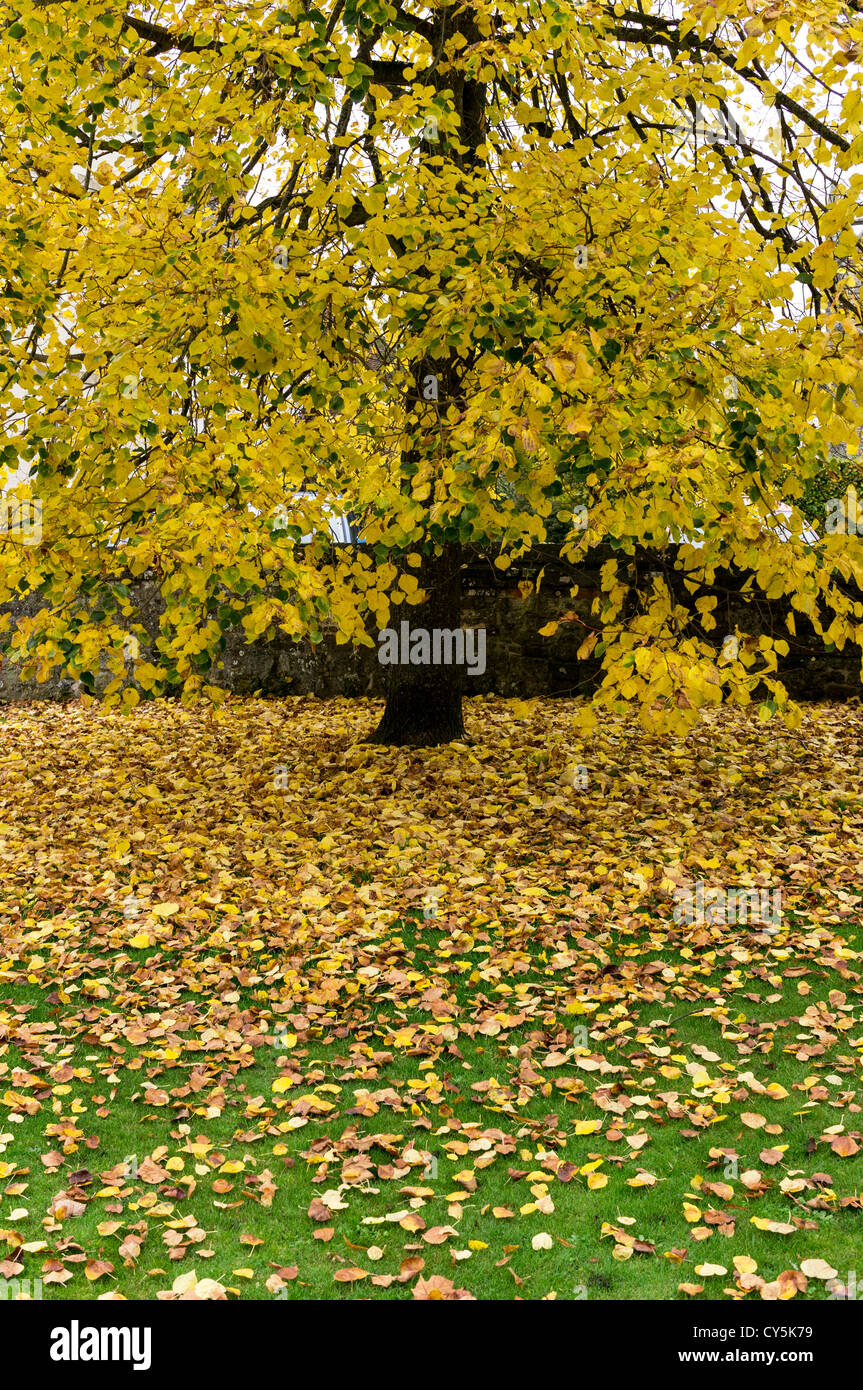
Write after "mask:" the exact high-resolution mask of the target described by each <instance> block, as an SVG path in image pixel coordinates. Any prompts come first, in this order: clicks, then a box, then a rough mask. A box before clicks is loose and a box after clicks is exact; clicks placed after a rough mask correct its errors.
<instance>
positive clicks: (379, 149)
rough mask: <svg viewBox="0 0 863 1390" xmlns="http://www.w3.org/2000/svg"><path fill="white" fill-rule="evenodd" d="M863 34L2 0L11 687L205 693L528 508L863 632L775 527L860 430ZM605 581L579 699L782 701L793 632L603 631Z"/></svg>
mask: <svg viewBox="0 0 863 1390" xmlns="http://www.w3.org/2000/svg"><path fill="white" fill-rule="evenodd" d="M861 43H863V9H861V7H860V6H859V5H858V4H855V3H847V0H846V3H840V0H826V2H825V0H819V3H817V4H815V3H803V4H801V3H799V0H794V3H790V0H789V3H779V2H778V0H770V3H768V4H767V5H764V4H759V3H758V0H719V3H695V4H692V5H688V6H687V7H686V9H685V11H682V10H681V8H680V7H679V6H674V5H669V4H665V3H651V4H649V5H647V4H646V5H640V4H623V3H618V4H600V3H591V0H585V3H582V4H577V5H573V4H572V3H571V0H561V3H557V0H527V3H524V2H522V3H512V4H510V3H505V0H496V2H495V3H486V0H481V3H434V4H430V5H424V6H412V5H409V4H408V3H407V0H406V3H404V4H396V3H388V0H331V2H330V3H327V4H321V5H320V6H317V5H314V4H312V3H311V0H285V3H284V4H282V5H276V4H270V3H266V4H255V3H247V2H246V0H237V3H225V0H218V3H216V4H210V3H182V0H180V3H174V4H168V5H163V6H160V7H159V9H158V20H156V19H154V18H152V17H151V11H150V10H149V9H148V8H146V7H143V6H135V7H130V8H129V9H127V10H126V11H125V12H121V11H118V10H117V9H116V8H107V9H106V8H105V7H104V0H83V3H80V0H76V3H74V4H71V3H52V2H51V0H49V3H42V2H41V0H40V2H38V3H28V4H22V3H20V0H19V3H16V4H12V5H10V4H4V5H3V30H2V36H0V44H2V53H0V65H2V69H3V74H4V76H3V79H2V85H0V132H2V133H0V141H2V160H0V217H2V246H0V320H2V345H0V393H2V395H0V406H2V417H0V418H2V435H3V437H2V440H0V448H2V450H3V452H2V461H3V463H4V465H5V468H6V471H7V475H8V477H9V478H11V479H13V482H14V480H15V479H18V478H20V476H21V472H20V470H21V466H22V463H23V464H24V465H25V470H26V468H29V475H28V477H27V479H26V482H23V483H18V484H15V486H16V490H17V492H18V494H19V495H20V496H21V497H24V496H27V495H29V496H33V497H37V498H39V499H40V500H41V505H42V535H41V539H40V541H39V543H38V544H32V545H22V544H20V537H15V536H14V535H7V536H4V537H2V538H0V554H2V564H0V599H2V600H6V599H10V598H12V597H14V596H16V595H21V594H23V593H28V592H34V593H35V592H39V593H40V594H42V595H43V597H44V598H45V599H46V606H45V607H43V608H41V609H40V610H39V611H38V612H37V613H35V614H34V615H33V616H32V617H31V618H28V619H25V620H22V621H21V622H20V623H19V625H18V629H17V631H16V633H15V635H14V638H13V645H14V647H15V649H16V650H18V651H20V652H21V653H22V654H24V656H25V660H26V667H25V669H26V670H27V671H29V672H30V673H32V674H34V675H38V676H40V677H41V676H44V675H46V674H47V672H48V671H49V670H50V669H51V668H52V667H53V666H56V665H57V664H59V663H61V662H62V663H63V664H64V665H66V666H67V667H68V669H69V670H70V672H71V673H72V674H73V675H77V676H80V677H81V678H82V680H83V681H84V684H85V686H86V685H88V684H92V677H93V673H94V672H95V670H96V668H97V666H98V663H99V660H100V656H103V657H104V656H106V657H107V660H108V662H109V665H110V669H111V670H112V672H113V673H114V680H113V682H112V684H111V685H110V686H109V688H108V698H109V699H115V700H122V701H123V702H125V703H126V704H129V705H133V704H135V703H136V702H137V701H138V700H139V699H140V692H143V694H144V695H145V696H148V695H153V694H157V693H159V692H161V691H164V690H166V689H171V688H178V687H181V688H182V690H183V692H184V694H186V695H187V696H190V697H194V696H196V695H197V694H198V693H199V692H200V691H201V689H202V688H203V689H205V690H208V691H210V692H211V693H212V694H213V696H214V698H218V692H217V691H215V690H214V689H213V688H212V687H208V686H206V672H207V670H208V669H209V668H210V666H211V664H212V662H213V660H214V659H216V660H217V659H218V655H219V651H220V647H221V646H222V645H223V642H224V632H225V630H226V628H227V627H228V626H230V625H232V624H235V623H237V622H241V623H242V626H243V629H244V632H245V634H246V636H247V637H248V638H250V639H253V638H256V637H261V636H268V635H272V634H273V633H274V632H276V631H277V630H279V631H282V632H285V633H287V634H290V635H292V636H294V637H296V638H298V639H299V638H306V637H308V638H310V639H311V640H312V641H313V642H317V641H320V640H321V637H322V632H323V628H324V624H325V622H327V621H328V622H329V623H330V624H334V626H335V630H336V637H337V641H339V642H343V643H348V642H365V643H368V642H371V641H373V637H372V636H371V635H370V628H371V627H373V626H374V624H377V625H378V626H379V627H384V626H386V624H387V621H388V620H389V617H390V614H391V613H392V614H393V615H394V616H395V617H398V616H399V612H398V610H399V608H400V607H402V606H403V605H407V606H408V608H413V607H415V606H417V605H419V604H421V603H422V602H423V599H424V595H425V593H426V592H427V590H428V584H429V582H431V583H432V584H433V583H434V565H435V563H436V560H438V559H440V560H441V562H442V563H443V562H444V561H445V560H446V554H447V552H450V553H456V554H457V553H458V550H459V548H460V547H463V546H465V545H479V546H485V547H491V548H493V550H494V551H495V553H496V556H497V559H496V563H497V564H498V566H500V567H501V568H506V567H507V565H508V564H509V563H510V562H511V558H512V556H513V555H518V554H520V553H522V552H523V551H524V550H526V549H527V548H529V547H530V546H531V545H532V544H533V543H534V542H536V541H541V540H543V539H544V538H545V537H546V534H547V528H548V527H549V525H550V524H552V523H555V524H557V525H558V526H559V525H560V524H561V523H562V524H563V525H564V527H565V528H566V533H565V538H564V541H563V547H562V548H563V553H564V554H565V555H566V556H568V557H570V558H573V557H575V556H577V555H578V554H580V553H582V552H583V551H584V549H585V548H586V547H588V546H590V545H591V544H592V543H594V542H596V541H598V540H600V539H603V538H607V537H611V538H613V540H614V543H615V545H616V546H619V548H620V550H621V552H623V553H626V552H628V551H631V550H632V549H633V548H634V547H635V546H636V545H637V544H647V545H651V544H655V545H660V546H661V545H665V544H666V543H667V541H668V539H669V538H670V539H672V540H679V539H683V540H684V541H685V540H687V539H688V540H692V539H693V538H694V537H695V536H696V534H697V535H698V538H699V540H700V545H699V547H698V548H694V547H692V546H691V545H687V544H684V545H683V546H682V548H681V552H680V563H681V564H683V565H684V566H685V568H686V569H687V572H688V574H689V576H690V578H691V581H692V585H693V590H695V588H696V587H697V585H698V584H700V583H702V582H704V581H707V582H709V580H710V579H711V577H712V575H713V574H714V572H715V570H716V568H717V566H720V565H728V564H733V565H736V566H739V567H741V568H742V569H744V570H746V571H750V572H751V573H752V574H753V577H754V579H755V582H757V584H758V585H759V587H760V588H762V589H763V590H764V591H766V592H767V594H768V596H772V597H777V596H779V595H783V594H784V595H787V596H788V597H789V599H790V603H791V608H792V609H793V610H796V611H798V612H800V613H803V614H805V615H806V616H807V617H808V618H809V619H810V620H811V621H812V622H813V623H814V624H815V625H816V629H817V630H818V631H819V632H823V635H824V638H825V641H827V642H832V643H835V644H836V645H839V646H842V645H843V644H844V643H845V642H846V641H849V640H850V641H855V642H861V641H863V607H861V605H860V604H858V603H856V602H855V601H853V600H851V599H849V598H846V597H845V596H844V593H843V585H842V582H841V581H843V580H848V579H853V580H855V581H857V582H863V566H861V563H860V560H859V558H858V555H857V550H856V546H855V538H853V537H846V536H842V535H831V536H825V537H824V538H823V540H822V541H821V542H820V543H819V544H818V545H817V546H811V545H809V544H807V543H806V541H805V540H804V538H803V537H802V535H801V534H800V530H801V528H800V522H801V514H800V512H799V510H798V507H797V503H798V502H799V501H800V499H801V498H802V497H803V495H804V492H805V490H806V488H807V486H811V483H812V480H813V479H816V478H818V477H819V476H821V475H822V474H823V472H824V470H825V468H826V467H827V464H828V461H829V458H830V452H831V448H832V449H833V450H834V451H835V449H836V447H837V446H842V445H844V446H845V447H846V448H847V450H848V451H849V453H853V452H854V451H856V448H857V437H858V430H859V429H860V427H861V425H863V412H861V407H860V403H859V400H858V393H857V391H856V382H857V379H858V376H859V374H860V370H861V361H863V336H861V333H863V317H861V316H862V315H863V310H861V304H860V298H859V285H860V261H861V253H860V246H859V238H858V235H857V231H856V230H855V217H856V215H857V209H858V206H859V204H860V194H861V182H863V181H861V173H860V166H861V154H863V134H861V120H860V117H861V109H863V88H861V85H860V82H859V71H858V68H857V63H858V59H859V53H860V47H861ZM783 501H784V502H791V503H792V504H793V511H792V516H791V521H790V524H789V527H788V529H790V532H791V536H790V538H789V537H788V536H787V533H782V532H780V530H779V529H778V521H777V517H778V512H777V508H778V506H779V505H780V503H782V502H783ZM581 503H584V504H585V505H586V522H587V524H586V525H584V524H582V523H583V521H584V519H585V517H584V513H583V512H581V511H579V510H578V507H579V504H581ZM334 505H335V506H337V507H338V508H339V509H340V510H342V511H344V512H346V513H350V514H351V515H352V516H354V517H355V518H357V522H358V525H359V528H360V532H361V535H362V538H363V542H364V544H363V545H362V546H360V547H334V546H333V545H332V541H331V537H330V534H329V526H328V520H327V510H326V509H327V507H328V506H329V507H332V506H334ZM308 533H312V537H313V539H312V540H311V542H310V543H308V544H305V545H301V544H299V542H300V538H301V537H302V536H304V535H307V534H308ZM451 569H452V564H451V563H450V571H451ZM144 573H155V575H156V576H157V577H158V580H159V583H160V585H161V589H162V593H163V595H164V599H165V611H164V614H163V615H162V619H161V624H162V626H161V634H160V638H159V642H158V644H157V651H156V654H155V655H154V657H153V659H152V660H151V661H140V662H138V663H137V664H136V665H135V667H134V685H133V684H132V682H131V674H132V673H131V672H130V669H129V663H128V661H127V651H126V650H124V644H123V633H124V622H123V619H124V615H125V617H126V618H128V615H129V613H130V611H131V608H130V591H129V583H130V580H131V579H133V578H134V577H135V576H140V575H141V574H144ZM604 579H605V587H606V590H607V592H606V596H605V599H604V601H603V605H602V609H601V612H600V614H599V626H600V629H601V631H598V632H597V633H595V634H593V636H592V637H591V638H590V639H589V641H588V643H587V644H586V650H600V651H604V664H605V678H604V681H603V684H602V687H601V689H600V691H599V692H598V694H597V696H596V701H598V702H599V703H603V702H604V703H606V704H608V705H615V704H618V703H619V702H620V701H621V700H624V701H627V700H634V701H636V702H637V703H638V705H639V706H640V708H641V709H642V711H643V717H644V719H645V721H646V722H648V723H652V724H655V723H656V721H657V720H665V721H666V722H667V721H671V723H680V722H684V723H685V721H687V720H688V719H691V718H694V717H695V714H696V712H697V710H698V708H699V707H702V706H704V705H705V704H713V703H718V702H719V701H720V700H721V699H722V690H723V683H724V684H725V687H726V691H728V692H730V695H731V697H732V698H734V699H737V700H740V701H743V702H746V701H748V700H749V699H750V698H751V692H752V691H753V689H754V688H755V685H756V684H757V682H758V681H759V680H766V682H767V684H768V686H772V695H773V699H772V700H771V701H770V702H769V703H768V705H767V707H766V713H767V714H770V713H772V712H774V711H778V712H779V713H780V714H783V715H784V716H785V717H786V718H787V719H789V720H790V721H791V722H792V723H794V722H795V721H796V720H797V718H798V717H799V715H798V712H797V711H795V709H794V708H793V706H792V705H791V704H790V702H788V700H787V698H786V696H785V692H784V689H783V687H782V685H781V682H779V681H778V679H777V678H776V677H775V675H771V672H775V668H776V655H777V651H779V652H781V651H782V643H781V640H779V641H777V640H774V639H773V638H772V637H768V636H764V637H762V638H761V639H760V643H758V644H757V645H756V646H755V647H754V649H746V650H744V651H741V652H740V653H739V655H737V656H734V657H732V656H730V655H728V654H727V653H726V654H725V655H723V656H722V657H719V656H718V654H717V646H716V645H713V646H712V645H710V644H709V642H707V641H705V640H703V639H701V640H699V639H698V638H696V637H694V636H693V635H692V634H691V633H690V632H688V631H687V627H686V621H685V617H686V615H685V614H684V613H683V611H682V610H681V609H680V607H679V605H676V604H675V603H674V601H673V600H672V598H671V595H670V593H669V591H668V590H667V589H666V588H665V586H664V585H663V584H662V583H661V582H660V583H658V584H657V585H656V587H655V589H654V592H653V594H652V595H651V596H650V600H649V602H648V603H647V604H646V605H645V607H644V609H643V611H640V612H639V613H637V614H636V615H635V616H632V617H628V616H625V615H624V613H623V598H624V596H625V593H626V587H625V585H624V583H623V582H622V580H621V578H620V575H619V573H618V572H617V562H615V561H610V562H609V564H608V566H606V571H605V573H604ZM699 602H700V603H701V605H702V606H701V607H700V609H699V613H700V619H701V622H702V625H703V626H704V627H707V628H709V627H710V622H711V618H710V604H711V602H712V601H711V600H710V599H705V600H700V601H699ZM789 624H790V627H791V630H792V631H793V624H794V619H793V614H792V616H791V618H790V619H789ZM721 638H722V634H721V633H718V634H717V643H720V642H721ZM591 718H592V714H591V712H590V711H589V710H588V711H585V723H586V724H587V723H589V720H590V719H591Z"/></svg>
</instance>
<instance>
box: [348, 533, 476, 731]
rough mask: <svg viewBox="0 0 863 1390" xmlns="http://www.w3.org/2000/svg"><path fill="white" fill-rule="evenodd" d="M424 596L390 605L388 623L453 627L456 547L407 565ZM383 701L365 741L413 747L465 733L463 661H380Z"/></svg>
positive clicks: (457, 608)
mask: <svg viewBox="0 0 863 1390" xmlns="http://www.w3.org/2000/svg"><path fill="white" fill-rule="evenodd" d="M408 573H412V574H414V575H415V576H416V578H417V580H418V582H419V585H420V588H422V589H424V590H425V591H426V595H427V597H426V601H425V603H422V604H417V605H416V606H414V607H408V605H407V604H400V605H399V606H398V608H394V609H393V611H392V614H391V617H390V623H391V625H392V626H393V628H394V630H396V631H397V630H398V627H399V623H400V622H401V621H403V620H408V621H409V622H410V625H411V628H412V629H415V628H418V627H422V628H425V629H426V631H427V632H429V633H431V632H432V631H433V630H434V628H445V629H449V630H450V631H452V630H453V629H455V628H457V627H458V626H459V623H460V619H461V550H460V547H459V546H455V545H447V546H444V547H443V553H442V554H441V555H439V556H434V555H424V556H423V559H422V565H421V567H420V569H419V570H409V571H408ZM383 669H384V671H385V673H386V674H385V677H384V688H385V690H386V706H385V708H384V712H383V716H382V718H381V722H380V723H379V725H378V727H377V729H376V730H375V732H374V733H373V734H372V736H371V739H370V740H369V742H370V743H387V744H395V745H397V746H407V747H414V748H423V747H426V748H428V747H433V746H435V745H436V744H440V743H449V742H450V741H451V740H452V739H458V738H464V736H465V728H464V718H463V715H462V703H461V701H462V690H463V687H464V666H456V665H449V666H448V665H444V664H441V665H438V666H435V665H425V666H412V665H403V664H399V665H394V666H385V667H384V668H383Z"/></svg>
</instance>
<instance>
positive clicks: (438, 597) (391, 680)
mask: <svg viewBox="0 0 863 1390" xmlns="http://www.w3.org/2000/svg"><path fill="white" fill-rule="evenodd" d="M455 32H459V33H461V34H462V35H463V37H464V39H465V40H466V42H467V43H468V44H474V43H477V42H478V41H479V39H480V38H481V37H482V36H481V34H480V32H479V30H478V28H477V24H476V14H475V7H474V6H472V5H470V4H466V5H464V6H462V7H461V8H460V9H459V10H458V11H457V12H456V13H454V14H453V13H452V12H451V9H450V7H448V6H442V7H441V8H440V9H438V10H436V11H435V15H434V19H433V20H432V21H431V29H430V32H429V35H428V37H429V39H430V42H431V44H432V49H433V51H434V52H435V53H436V54H438V55H439V54H440V53H441V50H442V49H443V46H444V42H445V40H446V39H447V38H450V37H451V36H452V34H453V33H455ZM429 76H430V77H431V80H432V84H433V86H434V88H435V90H437V91H440V90H451V91H452V94H453V105H454V107H455V109H456V111H457V112H458V116H459V130H458V142H459V146H460V148H459V149H458V150H456V149H455V148H454V147H453V146H452V144H451V142H448V140H447V137H446V136H445V135H443V134H442V135H441V139H440V141H439V142H438V143H435V144H434V146H431V145H429V146H424V147H423V154H422V155H421V158H422V159H428V158H430V157H431V156H432V155H433V154H438V153H444V152H448V155H449V158H450V159H451V160H452V163H453V164H454V165H455V166H456V167H457V168H460V169H464V170H466V169H470V168H474V167H475V166H476V163H477V149H478V148H479V146H480V145H481V144H482V141H483V139H484V136H485V106H486V89H485V85H484V84H483V83H480V82H477V81H476V80H475V79H472V78H467V77H465V75H464V73H463V72H462V71H461V70H460V68H459V66H458V65H456V66H455V67H454V68H453V67H451V66H449V65H448V64H446V63H441V64H438V62H437V60H436V62H435V65H434V68H433V70H432V72H431V73H430V74H429ZM421 77H422V74H421ZM456 187H457V188H458V187H459V182H458V181H457V182H456ZM464 372H465V364H464V362H463V361H462V359H461V358H460V356H459V353H458V352H457V351H456V350H455V349H451V350H449V351H448V352H445V353H443V354H442V355H441V357H439V358H436V359H430V358H425V357H423V358H420V359H419V360H417V361H415V362H414V385H413V388H412V389H411V390H410V391H409V392H408V396H407V399H406V401H405V407H406V420H407V432H408V436H409V438H410V440H411V442H410V443H409V444H408V446H407V447H406V448H405V449H404V450H403V454H402V461H403V466H404V471H405V476H406V477H409V476H410V475H411V474H412V473H413V472H414V471H415V465H418V464H419V463H420V462H421V460H422V457H423V453H424V446H423V445H422V444H421V443H420V440H421V438H422V435H423V433H424V431H429V425H428V416H429V409H430V408H429V406H428V405H426V404H425V403H424V398H423V382H424V381H426V380H428V377H429V375H432V376H433V377H434V379H435V381H436V382H437V384H438V388H439V391H440V397H439V399H440V410H441V411H442V412H446V410H447V408H448V406H449V405H451V404H452V403H455V404H457V405H459V406H461V407H463V406H464V390H463V378H464ZM437 410H438V407H437V406H433V407H431V412H432V414H434V415H436V414H437ZM423 421H425V422H426V423H425V424H423ZM436 433H437V428H436V427H433V428H432V429H431V431H430V434H431V435H434V434H436ZM435 550H440V551H441V553H440V554H437V555H436V554H434V551H435ZM461 559H462V552H461V545H460V544H456V543H453V542H452V541H451V540H444V541H440V542H437V543H435V537H434V534H433V532H432V535H431V536H430V537H429V539H428V540H427V541H426V543H425V548H424V552H423V557H422V565H421V568H420V569H419V570H413V571H409V572H412V573H413V574H415V575H416V577H417V579H418V581H419V584H420V587H421V588H422V589H424V590H425V592H426V600H425V602H424V603H423V604H422V605H417V606H416V607H412V608H408V607H407V605H405V604H402V605H399V607H398V608H397V609H394V610H393V612H392V613H391V617H390V622H391V624H393V623H395V624H398V622H399V620H400V619H403V618H405V617H409V618H410V620H411V626H412V627H422V628H425V629H426V631H428V632H429V633H431V632H432V631H433V630H434V629H435V628H443V629H448V630H449V631H453V630H454V629H457V628H458V627H460V625H461ZM385 670H386V672H387V675H386V677H385V689H386V695H387V702H386V708H385V709H384V713H383V717H382V719H381V722H380V724H379V725H378V727H377V729H376V730H375V732H374V734H373V735H372V738H371V740H370V741H371V742H372V743H387V744H396V745H405V746H413V747H423V746H426V747H430V746H434V745H436V744H440V743H448V742H450V740H452V739H458V738H464V737H465V728H464V718H463V714H462V691H463V688H464V666H463V665H462V666H458V665H444V664H440V665H432V664H430V665H425V666H413V665H406V664H403V663H402V664H399V665H396V666H387V667H385Z"/></svg>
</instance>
